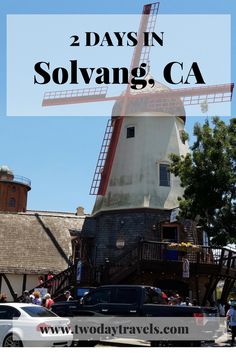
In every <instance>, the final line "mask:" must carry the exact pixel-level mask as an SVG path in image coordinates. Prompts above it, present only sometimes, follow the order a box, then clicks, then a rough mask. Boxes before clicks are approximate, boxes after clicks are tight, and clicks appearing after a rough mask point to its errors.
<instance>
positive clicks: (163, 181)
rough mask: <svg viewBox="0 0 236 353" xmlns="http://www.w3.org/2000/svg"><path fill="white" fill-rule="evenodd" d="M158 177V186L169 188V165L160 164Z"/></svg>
mask: <svg viewBox="0 0 236 353" xmlns="http://www.w3.org/2000/svg"><path fill="white" fill-rule="evenodd" d="M159 176H160V186H170V169H169V164H160V169H159Z"/></svg>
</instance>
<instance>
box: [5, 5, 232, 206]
mask: <svg viewBox="0 0 236 353" xmlns="http://www.w3.org/2000/svg"><path fill="white" fill-rule="evenodd" d="M146 3H147V1H144V0H133V1H123V0H121V1H120V0H119V1H116V0H113V1H109V0H100V1H95V0H93V1H91V0H86V1H83V0H81V1H78V0H77V1H76V0H56V1H54V0H40V1H38V0H34V1H32V0H31V1H30V0H28V1H26V0H0V41H1V51H0V165H3V164H4V165H8V166H9V167H10V168H11V169H12V170H13V171H14V173H15V174H16V175H22V176H25V177H27V178H29V179H31V182H32V190H31V191H30V192H29V196H28V209H31V210H50V211H65V212H75V210H76V208H77V207H78V206H82V207H84V208H85V211H86V212H87V213H90V212H91V210H92V207H93V204H94V201H95V196H90V195H89V190H90V185H91V182H92V178H93V173H94V169H95V166H96V162H97V157H98V154H99V150H100V146H101V142H102V138H103V134H104V130H105V126H106V122H107V118H108V117H109V115H108V116H107V117H105V116H100V115H99V116H98V115H96V116H92V117H91V116H84V117H83V116H26V117H24V116H14V117H9V116H7V104H6V100H7V97H6V91H7V77H6V68H7V60H6V52H7V48H6V46H7V44H6V43H7V42H6V16H7V15H9V14H139V13H141V12H142V8H143V5H144V4H146ZM159 12H160V13H161V14H230V15H231V16H232V17H231V18H232V28H231V37H232V40H231V45H232V47H231V62H232V67H231V70H232V73H231V81H232V82H235V81H236V80H235V77H236V73H235V65H234V63H235V59H236V57H235V55H236V51H235V33H236V22H235V19H236V2H235V1H233V0H224V1H222V0H198V1H197V0H163V1H161V5H160V11H159ZM186 27H187V24H186ZM200 27H201V23H199V28H200ZM186 30H187V28H186ZM42 31H43V23H42ZM13 39H14V38H13ZM217 39H218V38H214V40H216V41H217ZM23 44H24V43H22V48H23V47H24V45H23ZM15 45H16V47H17V48H19V50H21V45H20V44H19V38H17V43H16V44H15ZM31 45H37V43H35V42H32V43H29V46H31ZM192 45H193V43H189V46H190V47H191V46H192ZM221 45H222V41H221V40H220V39H219V48H221ZM24 51H25V49H24ZM222 52H223V50H222ZM222 52H221V55H222ZM222 69H223V63H222V66H220V65H219V68H218V70H219V72H221V71H222ZM16 75H17V72H16ZM19 75H20V72H19ZM20 91H21V92H19V94H21V95H22V92H23V93H24V87H23V86H22V90H20ZM23 96H24V94H23ZM12 104H13V103H12ZM24 104H25V105H27V104H28V105H29V106H30V104H31V102H30V96H29V97H28V93H27V94H26V96H25V100H24ZM73 109H76V107H74V108H73ZM235 114H236V104H235V97H234V98H233V102H232V116H235ZM78 115H79V114H78ZM203 120H204V119H203V118H201V119H200V120H199V119H198V118H194V117H189V119H187V124H186V130H187V131H188V132H189V133H190V135H191V131H192V128H193V124H194V123H195V122H196V121H200V122H203Z"/></svg>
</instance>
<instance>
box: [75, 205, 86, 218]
mask: <svg viewBox="0 0 236 353" xmlns="http://www.w3.org/2000/svg"><path fill="white" fill-rule="evenodd" d="M76 215H77V216H84V207H81V206H79V207H77V208H76Z"/></svg>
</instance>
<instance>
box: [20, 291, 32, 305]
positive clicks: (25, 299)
mask: <svg viewBox="0 0 236 353" xmlns="http://www.w3.org/2000/svg"><path fill="white" fill-rule="evenodd" d="M21 302H22V303H28V304H29V303H31V299H30V295H29V291H28V290H25V291H24V292H23V298H22V300H21Z"/></svg>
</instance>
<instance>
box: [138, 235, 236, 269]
mask: <svg viewBox="0 0 236 353" xmlns="http://www.w3.org/2000/svg"><path fill="white" fill-rule="evenodd" d="M186 256H187V258H188V260H189V261H190V262H192V263H196V262H197V263H202V264H215V265H221V266H222V267H226V268H231V269H236V251H234V250H230V249H227V248H223V247H216V246H199V247H198V248H197V249H196V248H192V247H186V249H185V250H184V251H183V250H178V249H171V248H170V247H169V243H164V242H154V241H143V242H142V243H141V251H140V260H141V261H166V260H168V261H182V258H183V257H186Z"/></svg>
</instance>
